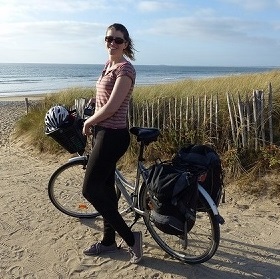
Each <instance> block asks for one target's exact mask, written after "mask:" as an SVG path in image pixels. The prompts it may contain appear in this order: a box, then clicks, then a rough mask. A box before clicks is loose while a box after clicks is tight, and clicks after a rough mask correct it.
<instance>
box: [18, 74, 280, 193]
mask: <svg viewBox="0 0 280 279" xmlns="http://www.w3.org/2000/svg"><path fill="white" fill-rule="evenodd" d="M270 83H271V85H272V88H273V100H274V104H273V106H274V118H275V119H276V120H277V119H278V122H277V121H276V122H275V125H279V114H280V109H279V108H280V71H270V72H264V73H258V74H246V75H233V76H227V77H217V78H207V79H201V80H191V79H186V80H182V81H178V82H173V83H167V84H155V85H149V86H145V85H143V86H136V87H135V89H134V93H133V101H134V102H136V103H137V102H139V103H141V102H146V101H149V100H153V99H154V98H158V97H163V98H172V97H175V96H177V97H181V98H185V97H186V96H205V95H206V96H210V95H217V96H218V97H219V102H220V104H221V106H220V109H221V110H224V111H225V113H226V111H227V104H226V93H228V92H229V93H231V94H232V95H233V96H237V95H238V94H240V95H241V96H246V94H251V93H252V92H253V91H254V90H263V91H265V92H267V91H268V86H269V84H270ZM93 95H95V89H89V88H70V89H66V90H62V91H59V92H57V93H53V94H48V95H46V97H45V98H44V99H43V100H42V101H41V102H39V103H38V105H37V106H35V107H33V108H32V109H31V111H30V113H29V114H28V115H26V116H23V117H22V118H21V119H20V120H19V122H18V123H17V129H16V132H17V135H23V136H26V137H25V138H28V140H29V143H30V144H32V145H33V146H35V147H36V148H37V149H38V150H39V151H40V152H49V153H53V154H57V153H59V152H64V153H66V151H64V150H63V149H62V148H61V147H60V146H59V145H58V144H57V143H56V142H55V141H54V140H53V139H51V138H49V137H47V136H46V135H45V133H44V131H45V125H44V116H45V114H46V112H47V111H48V109H49V108H50V107H52V106H53V105H55V104H62V105H65V106H67V107H71V106H73V105H74V100H75V99H79V98H85V99H89V98H91V96H93ZM277 127H278V126H277ZM171 132H172V131H171ZM168 137H169V135H165V138H164V140H163V144H164V146H162V145H161V142H157V143H155V144H153V146H152V147H149V148H148V155H149V158H150V159H153V158H156V157H161V156H162V155H163V154H164V155H163V156H164V157H170V156H172V152H173V151H174V143H172V142H171V141H168ZM136 146H137V145H136V144H135V142H133V141H132V144H131V146H130V148H129V150H128V152H127V154H126V156H125V157H124V158H123V160H122V163H121V164H122V166H123V167H127V166H133V163H132V160H134V159H135V154H136V152H137V148H136ZM273 148H274V151H273V152H271V148H270V147H268V148H267V149H263V150H261V151H259V152H254V151H248V150H246V151H244V150H228V151H227V152H225V153H224V154H220V155H221V156H222V159H223V162H224V166H225V169H226V174H228V175H227V179H228V180H232V179H233V178H234V179H236V180H238V181H239V183H238V187H239V189H240V190H241V191H246V192H248V193H250V194H253V195H261V194H262V193H263V187H264V186H263V185H267V183H266V184H265V183H262V185H260V186H259V187H257V186H256V185H257V184H258V183H259V184H261V183H260V181H262V180H261V178H262V176H263V175H268V174H274V175H275V173H277V172H278V169H279V166H280V152H279V147H278V146H276V145H275V146H274V147H273ZM163 150H164V151H165V152H164V153H163ZM246 152H247V153H246ZM253 181H254V182H255V184H254V185H255V187H252V186H251V184H252V183H253ZM256 181H258V183H256ZM270 184H272V185H270V186H269V187H267V190H266V192H267V194H268V195H270V196H275V195H278V196H279V195H280V183H278V180H276V179H274V180H273V182H272V181H270Z"/></svg>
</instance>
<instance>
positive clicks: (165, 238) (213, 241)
mask: <svg viewBox="0 0 280 279" xmlns="http://www.w3.org/2000/svg"><path fill="white" fill-rule="evenodd" d="M199 200H200V202H201V204H202V205H203V211H198V212H197V215H196V222H195V225H194V226H193V228H192V229H191V231H190V232H188V235H187V237H188V239H187V246H186V247H185V241H183V240H182V238H181V236H176V235H169V234H166V233H163V232H162V231H160V230H159V229H158V228H157V227H156V226H155V224H154V223H153V221H152V219H151V216H150V208H149V206H148V203H149V191H148V188H147V187H146V186H145V185H143V187H142V189H141V193H140V207H141V209H142V210H143V211H145V213H146V214H145V215H144V216H143V218H144V222H145V224H146V226H147V229H148V231H149V232H150V234H151V236H152V238H153V239H154V240H155V241H156V242H157V244H158V245H159V246H160V247H161V248H162V249H163V250H164V251H165V252H166V253H168V254H169V255H170V256H172V257H174V258H176V259H178V260H180V261H182V262H185V263H189V264H199V263H203V262H206V261H208V260H209V259H211V258H212V257H213V255H214V254H215V252H216V251H217V248H218V246H219V241H220V227H219V222H218V220H217V219H216V218H215V216H214V214H213V212H212V210H211V208H210V206H209V204H208V203H207V201H206V200H205V199H204V198H203V196H202V195H201V193H200V194H199Z"/></svg>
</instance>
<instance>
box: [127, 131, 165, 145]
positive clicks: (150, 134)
mask: <svg viewBox="0 0 280 279" xmlns="http://www.w3.org/2000/svg"><path fill="white" fill-rule="evenodd" d="M129 131H130V133H131V134H133V135H135V136H136V137H137V141H143V142H144V144H145V145H148V144H149V143H151V142H153V141H157V138H158V136H159V135H160V130H159V129H157V128H144V127H132V128H130V129H129Z"/></svg>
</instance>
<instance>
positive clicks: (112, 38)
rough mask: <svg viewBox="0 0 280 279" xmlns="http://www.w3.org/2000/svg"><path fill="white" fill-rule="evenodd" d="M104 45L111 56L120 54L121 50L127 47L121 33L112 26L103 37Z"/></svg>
mask: <svg viewBox="0 0 280 279" xmlns="http://www.w3.org/2000/svg"><path fill="white" fill-rule="evenodd" d="M105 45H106V48H107V50H108V53H109V55H111V56H122V55H123V50H124V49H125V48H126V47H127V42H126V41H125V39H124V36H123V33H122V32H121V31H117V30H115V29H114V28H112V29H109V30H108V31H107V33H106V37H105Z"/></svg>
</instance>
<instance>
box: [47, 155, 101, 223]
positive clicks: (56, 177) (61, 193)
mask: <svg viewBox="0 0 280 279" xmlns="http://www.w3.org/2000/svg"><path fill="white" fill-rule="evenodd" d="M85 170H86V160H85V159H83V158H81V160H77V161H72V162H68V163H66V164H64V165H63V166H61V167H59V168H58V169H57V170H56V171H55V172H54V173H53V175H52V176H51V178H50V180H49V184H48V195H49V198H50V200H51V202H52V203H53V205H54V206H55V207H56V208H57V209H58V210H60V211H61V212H63V213H64V214H66V215H69V216H71V217H76V218H94V217H96V216H98V215H100V214H99V213H98V212H97V211H96V210H95V208H94V207H93V206H92V205H91V204H90V203H89V202H88V201H87V200H86V199H85V198H84V197H83V195H82V187H83V181H84V175H85Z"/></svg>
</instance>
